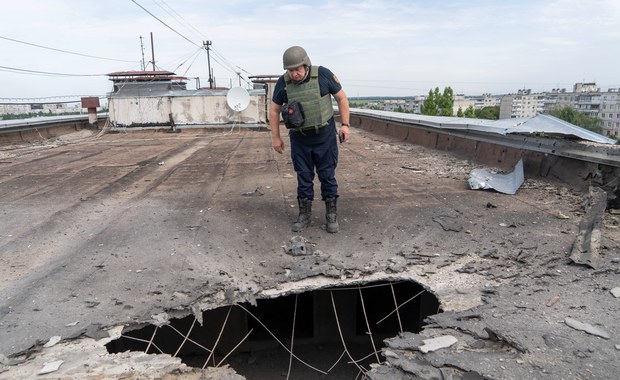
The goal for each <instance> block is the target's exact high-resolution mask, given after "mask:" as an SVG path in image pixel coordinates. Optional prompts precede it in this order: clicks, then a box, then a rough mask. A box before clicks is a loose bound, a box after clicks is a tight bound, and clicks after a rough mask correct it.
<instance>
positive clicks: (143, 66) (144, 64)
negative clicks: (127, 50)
mask: <svg viewBox="0 0 620 380" xmlns="http://www.w3.org/2000/svg"><path fill="white" fill-rule="evenodd" d="M140 51H141V52H142V61H140V66H141V67H142V71H146V62H145V61H144V43H142V36H140Z"/></svg>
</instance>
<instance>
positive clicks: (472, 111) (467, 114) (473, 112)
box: [463, 106, 476, 119]
mask: <svg viewBox="0 0 620 380" xmlns="http://www.w3.org/2000/svg"><path fill="white" fill-rule="evenodd" d="M463 116H465V117H468V118H470V119H474V118H476V110H475V109H474V106H469V107H467V109H466V110H465V112H463Z"/></svg>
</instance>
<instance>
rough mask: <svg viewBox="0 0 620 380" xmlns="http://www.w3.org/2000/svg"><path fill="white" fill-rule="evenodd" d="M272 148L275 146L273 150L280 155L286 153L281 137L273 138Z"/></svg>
mask: <svg viewBox="0 0 620 380" xmlns="http://www.w3.org/2000/svg"><path fill="white" fill-rule="evenodd" d="M271 146H273V150H275V151H276V152H278V153H280V154H282V152H283V151H284V141H282V139H281V138H280V137H279V136H278V137H272V138H271Z"/></svg>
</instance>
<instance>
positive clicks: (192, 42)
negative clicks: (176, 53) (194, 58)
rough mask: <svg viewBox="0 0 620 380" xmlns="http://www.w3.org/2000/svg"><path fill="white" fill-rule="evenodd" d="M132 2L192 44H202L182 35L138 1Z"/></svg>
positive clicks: (133, 0)
mask: <svg viewBox="0 0 620 380" xmlns="http://www.w3.org/2000/svg"><path fill="white" fill-rule="evenodd" d="M131 2H133V3H134V4H136V5H137V6H139V7H140V8H142V10H143V11H145V12H146V13H148V14H149V15H151V16H152V17H153V18H154V19H156V20H157V21H159V22H161V23H162V24H164V26H166V27H167V28H168V29H170V30H172V31H173V32H175V33H176V34H178V35H179V36H181V37H182V38H183V39H184V40H186V41H187V42H189V43H190V44H192V45H196V46H198V47H200V45H198V44H197V43H195V42H194V41H192V40H190V39H189V38H187V37H185V36H184V35H182V34H181V33H179V32H177V31H176V30H175V29H174V28H173V27H171V26H170V25H168V24H166V23H165V22H163V21H162V20H161V19H160V18H159V17H157V16H155V15H154V14H152V13H151V12H149V11H148V9H146V8H144V7H143V6H142V5H140V4H138V2H137V1H136V0H131Z"/></svg>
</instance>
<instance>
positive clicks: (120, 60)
mask: <svg viewBox="0 0 620 380" xmlns="http://www.w3.org/2000/svg"><path fill="white" fill-rule="evenodd" d="M0 38H2V39H3V40H7V41H12V42H17V43H20V44H24V45H30V46H35V47H38V48H41V49H48V50H54V51H59V52H61V53H67V54H73V55H79V56H82V57H88V58H97V59H105V60H108V61H117V62H134V61H126V60H123V59H114V58H106V57H98V56H96V55H88V54H81V53H76V52H73V51H68V50H62V49H56V48H52V47H49V46H43V45H37V44H33V43H30V42H25V41H20V40H16V39H13V38H9V37H4V36H0Z"/></svg>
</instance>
